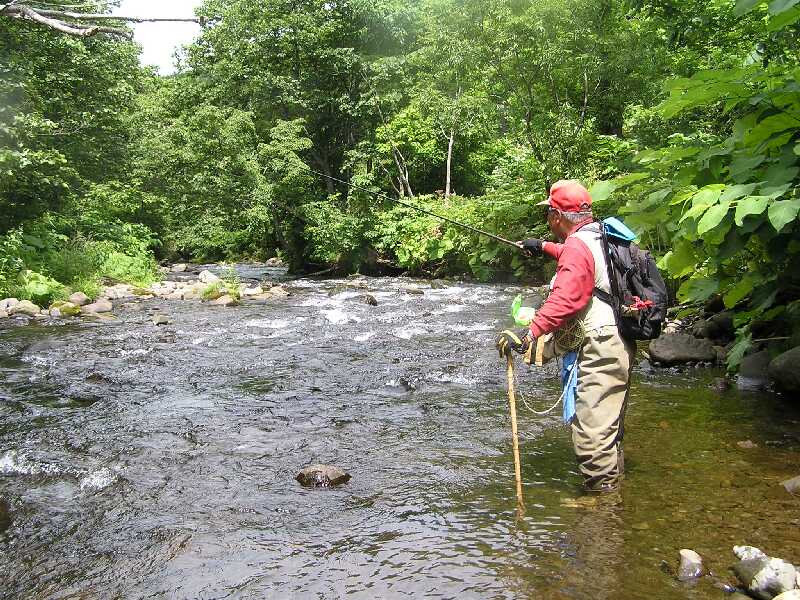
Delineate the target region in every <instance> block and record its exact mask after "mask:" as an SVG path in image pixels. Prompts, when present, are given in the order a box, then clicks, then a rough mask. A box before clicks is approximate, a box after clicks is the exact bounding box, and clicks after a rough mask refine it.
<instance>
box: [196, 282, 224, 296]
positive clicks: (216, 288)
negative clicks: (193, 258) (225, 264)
mask: <svg viewBox="0 0 800 600" xmlns="http://www.w3.org/2000/svg"><path fill="white" fill-rule="evenodd" d="M224 286H225V284H224V283H223V282H222V281H213V282H211V283H209V284H208V285H207V286H206V287H204V288H203V291H202V292H201V293H200V297H201V298H202V299H203V300H206V301H208V300H216V299H217V298H220V297H221V296H222V295H224V294H225V292H224V291H223V288H224Z"/></svg>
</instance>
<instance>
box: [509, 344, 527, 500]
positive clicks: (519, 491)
mask: <svg viewBox="0 0 800 600" xmlns="http://www.w3.org/2000/svg"><path fill="white" fill-rule="evenodd" d="M506 359H507V360H508V362H507V369H506V372H507V374H508V406H509V408H510V409H511V438H512V443H513V445H514V475H515V476H516V478H517V508H519V509H520V510H521V509H523V508H524V507H525V503H524V502H523V501H522V467H521V466H520V461H519V438H518V437H517V400H516V398H515V397H514V359H513V358H512V357H511V352H509V353H508V354H507V355H506Z"/></svg>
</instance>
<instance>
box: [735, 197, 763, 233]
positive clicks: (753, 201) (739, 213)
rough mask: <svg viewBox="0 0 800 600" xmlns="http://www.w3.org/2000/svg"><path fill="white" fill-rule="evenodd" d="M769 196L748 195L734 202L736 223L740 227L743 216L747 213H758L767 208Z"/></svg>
mask: <svg viewBox="0 0 800 600" xmlns="http://www.w3.org/2000/svg"><path fill="white" fill-rule="evenodd" d="M768 204H769V198H768V197H767V196H748V197H747V198H742V199H741V200H739V202H737V203H736V216H735V219H736V224H737V225H739V226H740V227H741V225H742V224H743V223H744V218H745V217H746V216H748V215H760V214H762V213H763V212H764V211H765V210H767V205H768Z"/></svg>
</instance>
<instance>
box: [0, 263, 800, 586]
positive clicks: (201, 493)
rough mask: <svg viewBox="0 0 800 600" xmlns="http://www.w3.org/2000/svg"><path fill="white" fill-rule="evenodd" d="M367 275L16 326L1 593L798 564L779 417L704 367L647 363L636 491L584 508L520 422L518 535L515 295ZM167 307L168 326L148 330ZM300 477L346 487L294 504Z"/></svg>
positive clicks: (632, 437)
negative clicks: (320, 471)
mask: <svg viewBox="0 0 800 600" xmlns="http://www.w3.org/2000/svg"><path fill="white" fill-rule="evenodd" d="M249 268H250V271H248V273H249V274H252V273H257V274H256V275H253V276H260V275H262V274H263V273H264V272H263V270H262V271H259V270H258V269H257V268H254V267H249ZM270 274H273V275H274V273H270ZM361 281H363V283H364V285H365V286H366V287H365V288H364V289H359V292H358V293H350V292H349V291H347V290H343V288H344V286H345V285H346V284H347V283H348V282H347V281H346V280H338V281H325V282H316V281H309V280H301V281H298V282H289V283H288V284H287V286H288V287H289V288H290V289H292V290H293V291H294V295H293V296H291V297H289V298H287V299H285V300H280V301H275V302H274V303H273V304H270V305H266V306H264V305H258V306H256V305H251V306H247V305H245V306H242V307H238V308H235V309H220V308H218V307H211V306H208V305H202V304H199V303H189V302H186V303H182V302H167V301H151V302H138V301H134V302H131V303H130V304H128V305H125V306H120V307H118V309H117V311H116V312H117V315H118V317H119V319H118V321H116V322H109V323H100V324H91V325H89V324H78V325H67V326H63V325H62V326H54V325H51V324H46V323H45V324H37V325H29V326H25V327H8V326H7V325H5V327H6V329H4V330H0V498H1V499H2V500H0V551H2V553H3V555H4V557H5V559H6V561H5V562H6V565H7V566H6V568H5V569H4V570H3V572H2V574H0V586H2V587H0V589H3V590H5V592H6V593H7V594H8V595H9V596H10V597H25V598H68V597H92V598H94V597H98V598H115V597H122V598H139V597H155V598H220V597H236V598H264V597H281V598H284V597H285V598H308V597H319V598H338V597H344V596H348V597H354V598H376V597H382V598H396V597H432V598H455V597H459V598H568V599H582V598H587V599H588V598H615V599H623V600H624V599H639V598H644V597H658V598H698V599H706V598H708V599H711V598H719V597H720V594H721V592H720V591H719V590H717V589H715V588H714V587H713V585H712V582H711V581H710V580H708V581H703V582H700V583H699V584H698V585H696V586H693V587H691V586H686V585H684V584H679V583H677V582H675V581H673V580H672V579H671V578H670V577H669V576H668V575H666V574H665V573H664V572H663V571H662V570H661V562H662V560H664V559H667V560H668V561H675V560H676V558H677V552H678V550H679V549H680V548H683V547H689V548H694V549H695V550H697V551H698V552H700V554H702V555H703V556H704V557H706V561H707V563H708V564H709V565H710V566H711V567H712V568H713V569H715V570H716V571H717V572H718V573H720V574H721V575H722V576H724V575H725V571H726V568H727V566H728V564H729V563H730V562H731V560H732V555H731V554H730V548H731V547H732V546H733V545H734V544H740V543H748V544H753V545H756V546H760V547H762V548H763V549H764V550H766V551H767V552H768V553H770V554H773V555H777V556H782V557H784V558H786V559H787V560H790V561H795V562H799V561H800V555H799V554H798V550H797V549H798V548H800V535H799V534H798V532H800V521H798V518H800V517H798V515H799V514H800V512H799V511H798V510H797V509H798V500H797V499H795V498H793V497H791V496H789V495H788V494H787V493H786V492H785V491H784V490H783V488H781V487H780V486H779V482H780V481H781V480H783V479H787V478H789V477H791V476H794V475H797V474H800V460H798V459H799V458H800V440H798V421H799V420H800V415H798V413H797V412H796V411H795V412H792V409H790V408H789V406H788V404H787V403H785V402H779V401H776V399H775V398H773V397H772V396H770V395H764V394H762V395H755V394H742V393H738V392H735V391H734V392H726V393H725V394H722V395H720V394H718V393H716V392H714V391H712V390H711V389H710V388H709V387H708V384H709V382H710V381H711V378H712V375H713V374H711V373H705V372H694V371H688V372H684V373H679V372H660V373H650V372H637V377H636V384H635V386H634V393H633V398H632V402H631V407H630V410H629V418H628V427H627V441H626V462H627V467H628V475H627V478H626V481H625V484H624V488H623V492H622V495H621V497H619V498H615V499H610V498H605V499H604V501H603V502H601V503H599V504H592V503H589V504H588V505H587V503H586V502H585V501H582V500H581V499H580V493H579V486H580V476H579V475H578V474H577V471H576V469H575V466H574V457H573V456H572V451H571V446H570V442H569V434H568V431H567V430H566V429H565V428H564V427H562V426H561V425H560V418H559V417H558V415H556V416H554V417H552V418H549V417H548V418H541V417H537V416H536V415H533V414H532V413H529V412H525V411H524V409H522V412H521V414H520V415H519V416H520V431H521V452H522V462H523V465H522V466H523V479H524V494H525V502H526V511H525V514H524V516H523V517H522V518H519V517H518V515H517V514H516V510H515V507H516V505H515V490H514V475H513V462H512V458H511V443H510V436H509V421H508V415H507V403H506V396H505V392H504V378H505V375H504V365H503V364H502V363H501V362H500V361H498V359H497V356H496V353H495V350H494V348H493V336H494V334H493V332H494V331H495V330H496V329H498V328H500V327H503V326H505V325H507V324H508V317H507V314H508V306H509V303H510V301H511V298H512V297H513V295H514V294H512V293H510V292H509V293H507V292H504V291H503V290H502V289H501V288H498V287H492V286H481V285H470V284H459V285H458V286H455V285H454V286H451V287H450V288H447V289H444V290H430V289H428V287H427V284H426V283H425V282H420V281H411V280H405V279H368V278H364V279H362V280H361ZM411 286H416V287H419V288H420V289H422V290H423V291H424V294H423V295H418V294H411V293H406V290H407V289H408V288H409V287H411ZM367 292H368V293H370V294H372V295H373V296H374V297H375V298H377V299H378V302H379V304H378V306H369V305H367V304H365V303H364V302H363V293H367ZM155 307H158V308H160V309H161V311H162V312H164V313H166V314H168V315H169V316H170V318H171V319H172V321H173V323H174V324H173V325H169V326H166V327H155V326H153V325H152V324H151V321H150V318H149V316H148V311H151V310H152V309H153V308H155ZM519 379H520V384H521V386H522V390H523V392H524V393H525V394H526V396H527V397H528V398H530V399H531V400H532V401H533V402H534V403H535V404H536V405H537V406H538V405H544V404H546V403H547V401H548V400H551V399H552V398H553V396H554V394H557V393H558V390H557V382H556V379H555V377H554V375H553V372H552V370H550V369H546V370H544V371H542V370H534V371H530V372H526V373H520V377H519ZM746 439H749V440H752V441H753V442H754V443H755V444H756V447H755V448H749V449H743V448H740V447H739V446H737V442H738V441H741V440H746ZM312 462H329V463H334V464H337V465H339V466H340V467H342V468H345V469H346V470H348V471H349V472H350V473H352V475H353V478H352V480H351V481H350V483H348V484H347V485H346V486H343V487H341V488H337V489H329V490H315V489H305V488H302V487H300V486H299V485H298V484H297V482H296V481H295V480H294V474H295V472H296V471H297V470H298V469H299V468H300V467H302V466H305V465H306V464H309V463H312ZM576 498H577V499H578V500H577V501H576Z"/></svg>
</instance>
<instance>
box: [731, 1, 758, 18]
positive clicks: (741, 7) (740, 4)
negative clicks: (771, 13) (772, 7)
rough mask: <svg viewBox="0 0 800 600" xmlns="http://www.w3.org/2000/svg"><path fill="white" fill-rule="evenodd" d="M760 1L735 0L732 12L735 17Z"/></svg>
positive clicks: (748, 10) (749, 9)
mask: <svg viewBox="0 0 800 600" xmlns="http://www.w3.org/2000/svg"><path fill="white" fill-rule="evenodd" d="M762 2H763V0H736V7H735V8H734V9H733V14H735V15H736V16H737V17H741V16H742V15H743V14H745V13H748V12H750V11H751V10H753V9H754V8H755V7H756V6H758V5H759V4H761V3H762Z"/></svg>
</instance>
